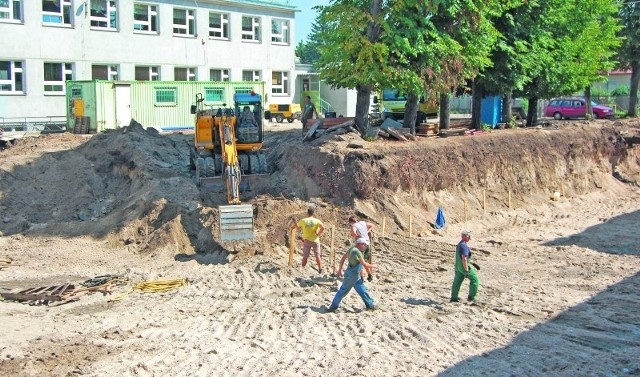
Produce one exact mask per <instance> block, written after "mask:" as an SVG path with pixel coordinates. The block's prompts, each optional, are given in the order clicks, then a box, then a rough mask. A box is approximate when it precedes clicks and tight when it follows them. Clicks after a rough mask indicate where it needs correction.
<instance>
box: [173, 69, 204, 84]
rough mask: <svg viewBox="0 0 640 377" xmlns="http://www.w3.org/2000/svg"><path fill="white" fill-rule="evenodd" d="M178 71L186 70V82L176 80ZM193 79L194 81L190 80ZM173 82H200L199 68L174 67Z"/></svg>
mask: <svg viewBox="0 0 640 377" xmlns="http://www.w3.org/2000/svg"><path fill="white" fill-rule="evenodd" d="M177 69H185V70H186V71H185V73H186V78H187V79H186V80H178V79H177V78H176V76H177V75H176V70H177ZM191 77H193V80H190V78H191ZM173 81H185V82H189V81H198V67H174V68H173Z"/></svg>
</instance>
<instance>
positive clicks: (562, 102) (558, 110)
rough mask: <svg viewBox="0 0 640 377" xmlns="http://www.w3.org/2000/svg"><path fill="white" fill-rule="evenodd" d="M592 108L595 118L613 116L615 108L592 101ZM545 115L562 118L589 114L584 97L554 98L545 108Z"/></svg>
mask: <svg viewBox="0 0 640 377" xmlns="http://www.w3.org/2000/svg"><path fill="white" fill-rule="evenodd" d="M591 109H592V111H593V117H594V118H596V119H597V118H609V117H612V116H613V109H612V108H610V107H608V106H603V105H598V104H597V103H595V102H593V101H591ZM544 115H545V116H548V117H554V118H555V119H557V120H560V119H562V118H584V117H586V116H587V106H586V102H585V100H584V98H554V99H552V100H551V101H550V102H549V104H548V105H547V107H546V108H545V109H544Z"/></svg>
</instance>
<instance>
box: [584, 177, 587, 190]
mask: <svg viewBox="0 0 640 377" xmlns="http://www.w3.org/2000/svg"><path fill="white" fill-rule="evenodd" d="M584 192H585V194H586V193H587V177H586V176H585V177H584Z"/></svg>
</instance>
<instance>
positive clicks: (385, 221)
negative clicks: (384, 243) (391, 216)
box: [382, 216, 387, 237]
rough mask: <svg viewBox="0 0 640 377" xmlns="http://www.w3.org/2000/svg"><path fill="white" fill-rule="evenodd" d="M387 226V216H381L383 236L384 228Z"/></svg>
mask: <svg viewBox="0 0 640 377" xmlns="http://www.w3.org/2000/svg"><path fill="white" fill-rule="evenodd" d="M386 226H387V218H386V217H384V216H383V217H382V237H384V230H385V228H386Z"/></svg>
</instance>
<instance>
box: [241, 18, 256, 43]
mask: <svg viewBox="0 0 640 377" xmlns="http://www.w3.org/2000/svg"><path fill="white" fill-rule="evenodd" d="M247 18H248V19H251V30H249V29H245V25H244V21H245V19H247ZM260 21H261V17H259V16H246V15H243V16H242V21H241V24H240V32H241V33H240V35H241V39H242V41H243V42H251V43H260V39H261V35H260V34H261V33H260V31H261V22H260ZM247 37H248V38H247Z"/></svg>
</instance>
